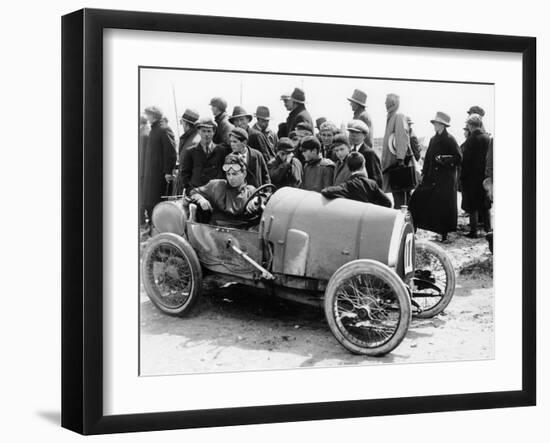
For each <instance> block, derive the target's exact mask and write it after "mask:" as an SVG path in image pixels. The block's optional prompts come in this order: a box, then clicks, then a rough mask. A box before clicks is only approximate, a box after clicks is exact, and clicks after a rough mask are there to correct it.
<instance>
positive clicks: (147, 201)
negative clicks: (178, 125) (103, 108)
mask: <svg viewBox="0 0 550 443" xmlns="http://www.w3.org/2000/svg"><path fill="white" fill-rule="evenodd" d="M145 116H146V117H147V120H148V122H149V124H150V126H151V131H150V132H149V138H148V140H147V148H146V149H145V157H144V161H143V170H144V174H143V207H144V210H145V211H147V214H148V216H149V217H150V216H151V214H152V212H153V208H154V207H155V205H156V204H157V203H159V202H160V201H161V199H162V196H163V195H168V185H169V183H170V181H171V180H172V170H173V169H174V166H175V164H176V141H175V137H174V133H173V132H172V129H170V127H169V126H168V123H167V120H166V118H165V117H164V114H163V113H162V110H160V109H159V108H158V107H156V106H149V107H147V108H145Z"/></svg>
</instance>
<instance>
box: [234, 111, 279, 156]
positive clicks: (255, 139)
mask: <svg viewBox="0 0 550 443" xmlns="http://www.w3.org/2000/svg"><path fill="white" fill-rule="evenodd" d="M251 121H252V114H249V113H248V112H246V110H245V109H244V108H243V107H242V106H235V107H234V108H233V114H231V117H229V122H230V123H231V124H232V125H233V126H234V127H236V128H241V129H244V130H245V131H246V133H247V134H248V141H247V143H248V146H250V147H251V148H253V149H255V150H257V151H259V152H260V153H261V154H262V155H263V156H264V160H265V161H266V164H267V162H268V161H269V160H270V159H271V157H270V150H269V144H268V142H267V138H266V137H265V136H264V134H263V133H261V132H260V131H257V130H256V129H253V128H252V127H251V126H250V122H251Z"/></svg>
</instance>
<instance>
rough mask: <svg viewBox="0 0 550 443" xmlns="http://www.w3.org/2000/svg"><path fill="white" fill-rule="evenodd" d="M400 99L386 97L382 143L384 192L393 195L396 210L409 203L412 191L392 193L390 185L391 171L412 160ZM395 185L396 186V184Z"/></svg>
mask: <svg viewBox="0 0 550 443" xmlns="http://www.w3.org/2000/svg"><path fill="white" fill-rule="evenodd" d="M399 104H400V99H399V96H398V95H397V94H388V95H387V96H386V110H387V112H388V115H387V117H386V131H385V133H384V141H383V142H382V173H383V183H382V189H383V190H384V192H391V193H392V195H393V204H394V208H396V209H399V208H400V207H401V206H403V205H406V204H407V202H408V201H409V198H410V194H411V190H412V189H413V187H411V189H410V190H407V191H396V192H392V183H390V171H391V169H393V168H399V167H403V166H408V162H410V159H411V158H412V152H411V145H410V139H409V125H408V124H407V116H406V115H404V114H402V113H400V112H398V110H399ZM405 163H407V164H405ZM394 185H395V184H394Z"/></svg>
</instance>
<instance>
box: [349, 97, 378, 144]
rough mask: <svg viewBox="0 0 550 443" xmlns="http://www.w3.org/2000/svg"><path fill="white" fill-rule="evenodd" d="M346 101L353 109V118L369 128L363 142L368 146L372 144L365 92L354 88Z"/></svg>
mask: <svg viewBox="0 0 550 443" xmlns="http://www.w3.org/2000/svg"><path fill="white" fill-rule="evenodd" d="M348 101H349V103H350V106H351V110H352V111H353V120H361V121H362V122H364V123H365V124H366V125H367V127H368V128H369V133H368V135H367V136H366V137H365V143H366V144H367V146H368V147H369V148H372V147H373V146H374V144H373V143H374V142H373V140H374V138H373V133H372V119H371V117H370V114H369V113H368V112H367V110H366V107H367V94H366V92H364V91H361V90H360V89H355V90H354V91H353V94H351V97H348Z"/></svg>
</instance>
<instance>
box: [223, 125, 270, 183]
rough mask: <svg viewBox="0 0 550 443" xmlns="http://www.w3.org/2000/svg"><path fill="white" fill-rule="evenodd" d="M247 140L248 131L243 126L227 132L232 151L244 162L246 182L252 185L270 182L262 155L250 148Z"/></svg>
mask: <svg viewBox="0 0 550 443" xmlns="http://www.w3.org/2000/svg"><path fill="white" fill-rule="evenodd" d="M248 141H249V138H248V133H247V132H246V130H244V129H243V128H239V127H236V128H233V129H232V130H231V132H230V133H229V143H230V145H231V151H232V153H233V154H236V155H238V156H239V157H241V158H242V159H243V161H244V163H245V164H246V169H247V174H248V175H247V181H248V183H249V184H251V185H252V186H254V187H259V186H262V185H265V184H267V183H271V179H270V178H269V172H268V170H267V163H266V162H265V160H264V157H263V156H262V154H261V153H260V151H258V150H256V149H253V148H251V147H250V146H249V145H248Z"/></svg>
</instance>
